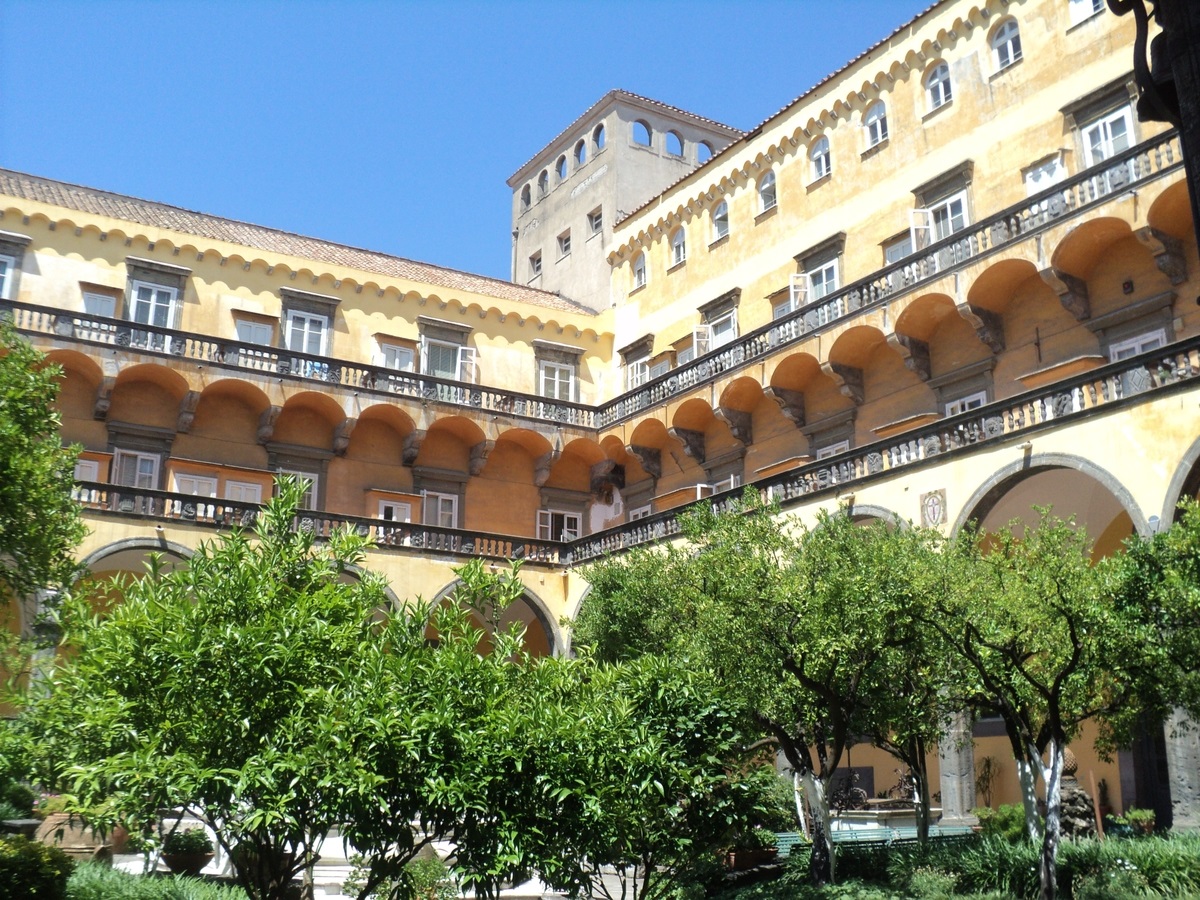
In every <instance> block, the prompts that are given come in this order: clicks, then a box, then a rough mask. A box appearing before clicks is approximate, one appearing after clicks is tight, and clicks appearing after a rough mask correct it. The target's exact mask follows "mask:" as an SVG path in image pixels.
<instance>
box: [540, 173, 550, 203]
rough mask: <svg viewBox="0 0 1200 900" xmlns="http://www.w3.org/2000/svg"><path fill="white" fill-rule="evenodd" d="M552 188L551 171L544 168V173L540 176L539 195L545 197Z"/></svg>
mask: <svg viewBox="0 0 1200 900" xmlns="http://www.w3.org/2000/svg"><path fill="white" fill-rule="evenodd" d="M549 190H550V173H549V172H547V171H546V170H545V169H542V174H541V175H539V176H538V196H539V197H545V196H546V194H547V192H549Z"/></svg>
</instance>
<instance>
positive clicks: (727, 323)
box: [696, 309, 737, 355]
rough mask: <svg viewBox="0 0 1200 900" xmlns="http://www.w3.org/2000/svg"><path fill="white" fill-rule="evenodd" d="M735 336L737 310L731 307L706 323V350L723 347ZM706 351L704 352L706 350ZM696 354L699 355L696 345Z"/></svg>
mask: <svg viewBox="0 0 1200 900" xmlns="http://www.w3.org/2000/svg"><path fill="white" fill-rule="evenodd" d="M736 337H737V310H736V309H731V310H730V311H729V312H727V313H725V314H724V315H722V316H718V317H717V318H715V319H713V320H712V321H711V322H709V323H708V351H712V350H716V349H717V348H718V347H723V346H724V345H725V344H728V343H729V342H730V341H732V340H733V339H734V338H736ZM708 351H706V352H708ZM696 354H697V355H700V348H699V346H697V348H696Z"/></svg>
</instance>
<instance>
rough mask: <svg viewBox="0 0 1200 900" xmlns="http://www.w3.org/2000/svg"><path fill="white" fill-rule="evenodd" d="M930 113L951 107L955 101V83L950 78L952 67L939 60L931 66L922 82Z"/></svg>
mask: <svg viewBox="0 0 1200 900" xmlns="http://www.w3.org/2000/svg"><path fill="white" fill-rule="evenodd" d="M922 85H923V86H924V88H925V100H926V102H927V103H928V105H929V112H936V111H937V110H939V109H943V108H944V107H947V106H949V105H950V104H951V103H952V102H953V101H954V83H953V81H952V80H951V78H950V65H949V64H948V63H947V62H946V61H945V60H939V61H938V62H936V63H934V64H933V65H932V66H930V68H929V71H928V72H926V73H925V78H924V79H923V81H922Z"/></svg>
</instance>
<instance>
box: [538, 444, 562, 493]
mask: <svg viewBox="0 0 1200 900" xmlns="http://www.w3.org/2000/svg"><path fill="white" fill-rule="evenodd" d="M561 456H562V451H561V450H547V451H546V452H545V453H543V454H542V455H541V456H539V457H538V458H537V459H536V460H534V463H533V483H534V484H535V485H537V486H538V487H544V486H545V484H546V482H547V481H549V480H550V470H551V469H552V468H553V467H554V464H555V463H556V462H558V460H559V457H561Z"/></svg>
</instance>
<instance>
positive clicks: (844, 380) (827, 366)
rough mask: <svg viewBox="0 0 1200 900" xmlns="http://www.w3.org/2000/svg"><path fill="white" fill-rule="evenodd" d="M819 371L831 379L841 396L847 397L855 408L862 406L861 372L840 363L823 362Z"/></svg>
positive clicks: (863, 394) (864, 396) (863, 393)
mask: <svg viewBox="0 0 1200 900" xmlns="http://www.w3.org/2000/svg"><path fill="white" fill-rule="evenodd" d="M821 371H823V372H824V373H825V374H826V375H828V376H829V377H830V378H832V379H833V383H834V384H836V385H837V389H838V390H839V391H841V393H842V396H844V397H849V398H850V399H851V400H852V401H854V405H855V406H862V405H863V401H864V400H865V399H866V394H865V392H864V390H863V370H862V369H859V368H856V367H855V366H847V365H843V364H842V363H835V362H823V363H821Z"/></svg>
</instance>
